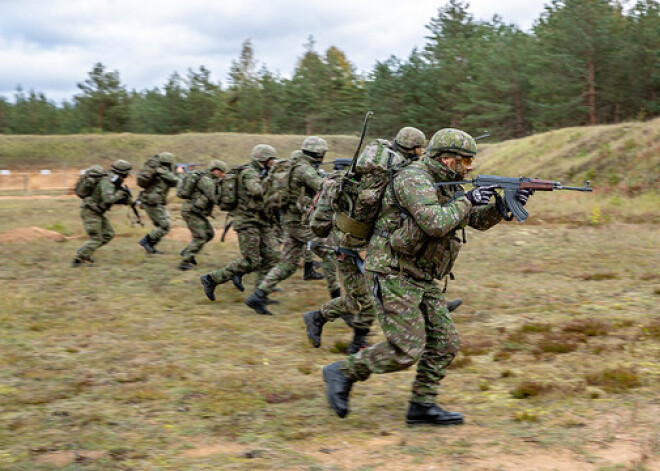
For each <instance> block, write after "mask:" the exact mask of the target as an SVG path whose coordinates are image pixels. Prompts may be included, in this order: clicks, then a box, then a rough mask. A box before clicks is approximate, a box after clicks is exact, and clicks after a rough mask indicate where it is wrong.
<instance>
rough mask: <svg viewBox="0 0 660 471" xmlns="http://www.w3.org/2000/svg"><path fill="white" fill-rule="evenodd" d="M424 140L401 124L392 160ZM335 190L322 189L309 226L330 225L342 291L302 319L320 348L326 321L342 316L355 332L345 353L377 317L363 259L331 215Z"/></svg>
mask: <svg viewBox="0 0 660 471" xmlns="http://www.w3.org/2000/svg"><path fill="white" fill-rule="evenodd" d="M381 142H384V141H374V142H372V143H371V144H370V145H369V146H368V147H367V148H366V149H365V150H364V155H370V154H374V153H375V152H377V149H376V148H375V147H377V146H379V145H380V143H381ZM425 144H426V136H425V135H424V133H423V132H422V131H420V130H419V129H417V128H414V127H404V128H402V129H400V130H399V132H398V133H397V135H396V137H395V138H394V145H393V146H391V147H392V149H391V152H393V153H394V154H395V155H394V156H392V157H393V160H395V161H396V162H402V163H405V162H410V161H413V160H416V159H417V158H419V155H420V154H421V153H422V152H423V151H424V145H425ZM350 163H351V161H350V160H348V164H349V165H350ZM336 190H337V187H336V186H335V187H334V189H333V188H332V187H327V189H326V191H324V192H323V195H322V196H321V199H320V202H319V205H318V209H317V210H315V211H314V214H313V220H312V229H313V230H315V232H316V230H321V231H322V230H323V229H322V227H326V228H328V227H331V232H330V236H329V240H331V241H336V242H337V244H338V246H337V248H336V250H337V251H338V252H339V254H338V255H337V267H338V271H339V277H340V280H341V285H342V286H343V287H344V292H343V295H342V296H341V297H339V298H335V299H331V300H330V301H328V302H327V303H325V304H324V305H323V306H321V309H318V310H315V311H310V312H307V313H305V314H304V315H303V320H304V322H305V326H306V331H307V337H308V338H309V341H310V343H311V344H312V345H313V346H314V347H315V348H319V347H320V346H321V334H322V331H323V326H324V325H325V323H326V322H333V321H334V320H335V319H338V318H339V317H342V318H343V319H344V320H345V321H346V323H347V324H348V325H349V327H351V328H352V329H353V332H354V334H353V339H352V340H351V342H350V344H349V345H348V353H349V354H353V353H357V352H358V351H360V350H361V349H363V348H366V347H367V346H368V344H367V335H369V331H370V329H371V325H372V324H373V321H374V319H375V317H376V310H375V308H374V301H373V295H372V294H371V293H370V292H369V290H368V289H367V282H366V280H365V277H364V268H363V266H362V259H361V258H360V256H359V254H358V252H357V251H356V250H354V249H353V248H351V247H348V246H343V245H342V243H341V240H343V237H341V230H340V229H339V228H338V227H337V218H334V217H333V215H334V210H333V208H332V205H331V201H332V200H333V199H334V200H336V196H332V193H333V191H336ZM374 217H375V216H374Z"/></svg>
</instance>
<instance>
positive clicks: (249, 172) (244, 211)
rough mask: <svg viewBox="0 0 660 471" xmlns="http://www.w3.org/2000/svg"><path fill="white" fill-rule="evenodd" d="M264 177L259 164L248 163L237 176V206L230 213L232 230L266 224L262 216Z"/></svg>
mask: <svg viewBox="0 0 660 471" xmlns="http://www.w3.org/2000/svg"><path fill="white" fill-rule="evenodd" d="M265 177H266V174H265V172H264V171H263V167H262V166H261V165H260V164H259V162H250V163H249V164H247V165H246V166H245V170H242V171H241V173H240V175H239V176H238V204H237V206H236V209H234V210H233V211H232V212H231V215H232V217H233V219H234V229H236V230H240V229H245V228H247V227H253V226H260V227H261V226H266V225H267V224H268V221H267V219H266V218H265V216H264V214H263V210H264V199H263V195H264V186H263V180H264V178H265Z"/></svg>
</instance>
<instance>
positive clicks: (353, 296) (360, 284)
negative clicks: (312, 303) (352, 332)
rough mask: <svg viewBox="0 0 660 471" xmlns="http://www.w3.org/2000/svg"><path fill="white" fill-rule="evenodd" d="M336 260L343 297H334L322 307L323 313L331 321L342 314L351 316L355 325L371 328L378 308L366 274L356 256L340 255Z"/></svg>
mask: <svg viewBox="0 0 660 471" xmlns="http://www.w3.org/2000/svg"><path fill="white" fill-rule="evenodd" d="M336 260H337V262H336V265H337V271H338V273H339V279H340V282H341V286H342V287H343V288H344V289H343V291H342V295H341V297H339V298H333V299H331V300H330V301H328V302H327V303H325V304H324V305H323V306H322V307H321V315H322V316H323V317H325V319H326V320H327V321H329V322H332V321H334V320H335V319H338V318H339V317H342V315H343V316H351V324H352V326H353V327H355V328H356V329H362V330H370V328H371V325H372V324H373V322H374V319H375V318H376V309H375V307H374V300H373V295H372V292H371V291H370V290H369V289H368V288H367V283H366V280H365V277H364V274H363V273H362V272H361V271H360V269H359V268H358V266H357V262H356V260H355V258H353V257H350V256H347V255H339V256H337V258H336Z"/></svg>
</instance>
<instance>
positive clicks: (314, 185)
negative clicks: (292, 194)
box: [299, 166, 324, 191]
mask: <svg viewBox="0 0 660 471" xmlns="http://www.w3.org/2000/svg"><path fill="white" fill-rule="evenodd" d="M299 169H300V170H299V172H300V179H301V180H302V181H303V182H304V183H305V186H306V187H307V188H310V189H311V190H312V191H319V190H320V189H321V186H323V180H324V178H323V177H322V176H321V175H319V173H318V171H317V170H315V169H314V168H312V167H310V166H304V167H299Z"/></svg>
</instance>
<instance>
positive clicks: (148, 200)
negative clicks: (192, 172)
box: [138, 152, 180, 254]
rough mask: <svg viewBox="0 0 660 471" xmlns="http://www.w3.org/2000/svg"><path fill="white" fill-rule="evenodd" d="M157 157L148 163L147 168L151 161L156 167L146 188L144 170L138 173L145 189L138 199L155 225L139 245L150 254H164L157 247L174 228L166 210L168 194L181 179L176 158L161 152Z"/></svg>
mask: <svg viewBox="0 0 660 471" xmlns="http://www.w3.org/2000/svg"><path fill="white" fill-rule="evenodd" d="M155 157H156V158H155V159H154V158H153V157H152V158H150V159H149V161H148V164H147V166H149V163H150V161H155V162H154V164H155V165H153V171H151V172H150V174H151V175H150V177H149V181H148V182H145V183H146V184H145V185H144V186H143V185H142V184H141V172H142V169H141V170H140V172H138V184H140V186H143V188H144V190H143V191H142V193H141V195H140V197H139V198H138V199H139V200H140V202H141V206H142V208H143V209H144V211H145V212H146V213H147V215H148V216H149V219H151V222H152V223H153V225H154V228H153V230H152V231H151V232H149V234H147V235H146V236H144V237H143V238H142V239H140V240H139V241H138V244H140V245H141V246H142V247H143V248H144V250H146V252H147V253H149V254H162V253H163V252H162V251H160V250H158V249H156V245H157V244H158V243H159V242H160V241H161V239H162V238H163V237H165V236H166V235H167V234H169V232H170V229H171V228H172V224H171V223H170V214H169V213H168V212H167V209H166V208H165V205H166V204H167V194H168V193H169V191H170V188H173V187H176V185H177V184H178V183H179V180H180V177H179V176H178V175H177V174H176V173H175V172H174V156H173V155H172V154H171V153H169V152H161V153H160V154H158V155H156V156H155ZM143 168H144V167H143Z"/></svg>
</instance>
